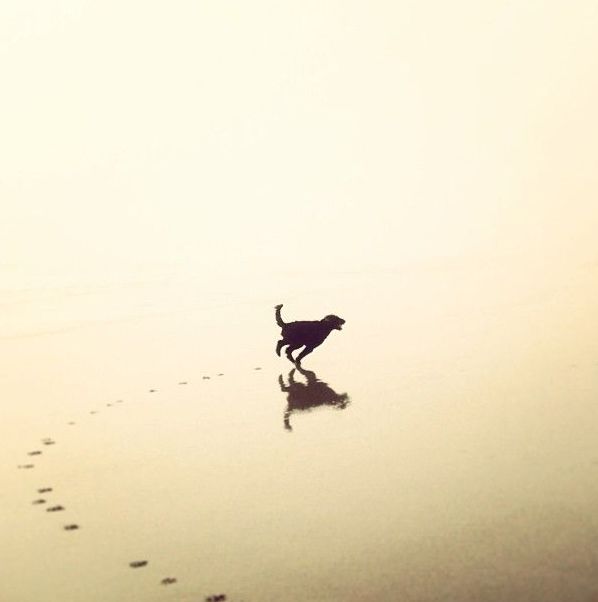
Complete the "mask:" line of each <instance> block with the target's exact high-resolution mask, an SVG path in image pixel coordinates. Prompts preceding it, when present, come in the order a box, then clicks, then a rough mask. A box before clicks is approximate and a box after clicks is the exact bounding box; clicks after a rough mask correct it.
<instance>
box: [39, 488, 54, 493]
mask: <svg viewBox="0 0 598 602" xmlns="http://www.w3.org/2000/svg"><path fill="white" fill-rule="evenodd" d="M50 491H52V487H40V488H39V489H38V490H37V492H38V493H48V492H50Z"/></svg>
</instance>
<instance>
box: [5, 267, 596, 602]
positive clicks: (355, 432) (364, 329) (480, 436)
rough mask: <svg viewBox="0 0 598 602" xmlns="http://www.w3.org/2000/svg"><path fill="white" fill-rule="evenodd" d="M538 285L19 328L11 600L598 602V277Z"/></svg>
mask: <svg viewBox="0 0 598 602" xmlns="http://www.w3.org/2000/svg"><path fill="white" fill-rule="evenodd" d="M531 273H532V272H530V270H529V269H527V270H522V269H521V270H519V271H518V270H517V269H515V266H514V265H511V264H509V265H508V266H506V265H505V266H473V267H472V266H469V267H463V266H461V267H458V268H455V267H453V268H451V269H449V268H447V267H446V266H444V267H443V266H439V267H435V268H428V269H426V270H421V269H417V270H405V271H396V272H392V273H380V274H344V275H335V276H330V275H326V276H322V277H321V278H319V279H317V280H314V279H307V278H305V277H304V278H299V279H297V278H289V279H288V280H286V281H282V282H281V281H280V280H277V281H276V282H273V281H269V279H267V278H265V279H262V280H261V281H260V280H258V281H257V283H256V286H255V288H254V289H253V290H252V291H251V293H249V292H248V290H249V289H248V287H247V286H245V285H244V284H243V283H241V282H239V283H235V282H232V283H231V282H229V283H227V284H226V286H224V285H223V286H222V288H221V289H220V290H221V293H222V295H221V296H220V297H218V295H215V294H214V295H213V298H210V299H208V298H207V295H208V294H209V293H210V291H211V292H213V291H214V290H215V289H217V287H214V286H210V287H208V286H206V296H203V297H202V285H201V283H198V284H197V285H196V286H195V287H186V286H185V285H180V289H177V286H179V285H169V286H168V287H164V286H158V285H156V286H155V287H154V288H153V289H152V288H151V287H150V288H147V289H145V288H143V287H137V288H135V287H134V288H133V289H132V290H130V291H128V292H127V291H124V292H123V290H119V289H118V288H117V289H114V290H111V291H108V292H106V291H101V292H98V291H97V290H95V291H94V290H90V291H88V294H87V295H86V296H80V297H76V298H75V299H74V300H73V297H72V295H63V296H61V294H60V292H57V293H56V295H55V296H53V297H52V300H51V304H50V305H49V303H50V301H48V296H47V294H46V295H45V296H41V295H40V296H35V295H33V296H32V297H31V298H30V299H29V309H28V310H27V311H28V312H29V313H23V311H25V310H21V309H16V306H15V308H13V309H11V306H10V305H9V307H8V310H7V311H8V316H9V318H12V320H10V321H7V324H10V329H12V330H10V329H9V330H10V331H7V332H5V333H4V335H5V336H4V338H3V339H2V340H1V341H0V360H1V361H2V364H3V366H4V367H5V369H4V370H3V375H2V377H1V385H2V397H3V419H2V425H1V426H0V433H1V446H2V458H3V462H2V464H1V466H0V478H1V479H2V483H3V487H2V492H1V494H0V501H1V503H2V509H3V511H2V513H1V515H0V527H1V533H2V541H1V543H0V566H2V567H3V570H2V579H1V580H0V599H1V600H3V601H6V602H33V601H36V600H42V599H43V600H57V601H58V600H60V601H61V602H95V601H98V602H99V601H102V602H104V601H105V600H110V601H111V602H121V601H122V602H125V601H126V602H130V601H131V600H140V601H161V600H177V601H189V602H191V601H200V600H206V599H210V598H211V599H212V600H217V599H219V600H224V599H225V598H224V596H226V600H230V601H233V602H240V601H245V602H248V601H250V600H253V601H259V602H274V601H288V602H295V601H297V602H299V601H314V602H328V601H330V602H340V601H347V600H351V601H361V600H364V601H365V600H381V601H394V600H401V601H426V602H427V601H437V600H446V601H453V600H454V601H460V602H463V601H469V600H471V601H476V602H486V601H488V602H499V601H500V602H503V601H505V600H512V601H517V600H521V601H523V600H525V601H538V602H540V601H541V602H552V601H553V602H562V601H563V600H567V601H572V602H575V601H580V602H589V601H590V600H598V577H597V575H598V518H597V516H596V512H595V510H596V508H597V507H598V479H597V476H598V421H597V420H596V400H597V399H598V397H597V393H598V320H597V318H596V312H595V302H594V300H595V292H596V286H595V284H594V282H595V280H596V278H595V276H596V268H595V266H576V267H575V268H574V269H569V270H564V271H563V272H562V273H561V274H559V275H556V274H554V275H550V274H549V275H546V274H541V273H540V272H538V273H535V275H534V279H533V280H532V279H531V278H530V274H531ZM281 290H284V291H286V293H287V294H286V295H285V294H281V292H280V291H281ZM278 302H284V303H285V307H284V309H283V315H284V316H285V318H286V319H288V320H291V319H300V318H301V319H304V318H318V317H321V315H324V314H326V313H329V312H336V313H338V314H339V315H341V316H342V317H344V318H345V319H346V320H347V323H346V326H345V328H344V330H343V331H342V332H334V333H333V334H332V335H331V336H330V338H329V340H327V341H326V342H325V344H324V345H323V346H322V348H320V349H318V350H316V351H315V352H314V353H313V355H311V356H308V358H306V360H305V361H304V366H303V367H304V371H303V373H301V372H299V371H294V372H292V368H293V367H292V365H291V364H290V363H288V362H287V361H286V360H283V359H279V358H277V357H276V356H275V355H274V351H273V350H274V345H275V342H276V339H277V334H278V329H277V328H276V326H275V324H274V310H273V306H274V304H275V303H278ZM19 307H22V306H21V305H19ZM11 311H12V312H13V314H12V315H11V313H10V312H11ZM19 312H20V313H19ZM73 316H74V317H73ZM36 320H37V321H36Z"/></svg>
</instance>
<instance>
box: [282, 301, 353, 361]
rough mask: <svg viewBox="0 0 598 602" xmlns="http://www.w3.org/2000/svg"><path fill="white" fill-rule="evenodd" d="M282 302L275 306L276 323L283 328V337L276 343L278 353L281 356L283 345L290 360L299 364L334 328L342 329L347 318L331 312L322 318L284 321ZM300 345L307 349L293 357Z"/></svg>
mask: <svg viewBox="0 0 598 602" xmlns="http://www.w3.org/2000/svg"><path fill="white" fill-rule="evenodd" d="M281 308H282V303H281V304H280V305H277V306H276V307H275V310H276V323H277V324H278V325H279V326H280V327H281V328H282V333H281V334H282V339H280V341H278V343H277V344H276V355H278V356H279V357H280V352H281V350H282V348H283V347H286V348H287V350H286V356H287V357H288V358H289V361H290V362H293V364H296V365H297V366H299V365H300V364H301V360H302V359H303V358H304V357H305V356H306V355H308V354H309V353H311V352H312V351H313V350H314V349H315V348H316V347H318V346H319V345H321V344H322V343H323V342H324V341H325V340H326V338H327V337H328V335H329V334H330V333H331V332H332V331H333V330H341V329H342V327H343V324H344V323H345V320H343V319H342V318H339V317H338V316H335V315H333V314H330V315H328V316H326V317H325V318H322V319H321V320H309V321H308V320H303V321H300V322H283V320H282V317H281V315H280V310H281ZM300 347H305V349H304V350H303V351H302V352H301V353H299V355H298V356H297V357H296V358H293V356H292V353H293V351H295V350H296V349H299V348H300Z"/></svg>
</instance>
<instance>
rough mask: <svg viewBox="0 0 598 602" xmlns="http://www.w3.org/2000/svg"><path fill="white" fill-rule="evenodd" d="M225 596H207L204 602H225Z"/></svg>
mask: <svg viewBox="0 0 598 602" xmlns="http://www.w3.org/2000/svg"><path fill="white" fill-rule="evenodd" d="M225 600H226V594H216V595H215V596H208V597H207V598H206V602H225Z"/></svg>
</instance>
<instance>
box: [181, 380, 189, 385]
mask: <svg viewBox="0 0 598 602" xmlns="http://www.w3.org/2000/svg"><path fill="white" fill-rule="evenodd" d="M186 384H187V381H186V380H183V381H181V382H180V383H179V385H186Z"/></svg>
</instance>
